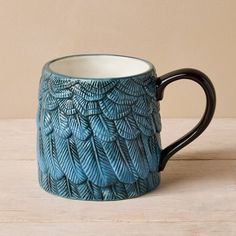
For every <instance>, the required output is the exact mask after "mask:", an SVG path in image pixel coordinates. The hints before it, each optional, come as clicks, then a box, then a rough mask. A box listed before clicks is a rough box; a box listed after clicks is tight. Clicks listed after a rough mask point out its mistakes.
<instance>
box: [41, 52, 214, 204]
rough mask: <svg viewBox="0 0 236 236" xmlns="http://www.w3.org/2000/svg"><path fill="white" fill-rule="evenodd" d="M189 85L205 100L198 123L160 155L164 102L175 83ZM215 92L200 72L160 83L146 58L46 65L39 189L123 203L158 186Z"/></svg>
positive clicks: (195, 132) (209, 113)
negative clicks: (196, 87) (195, 85)
mask: <svg viewBox="0 0 236 236" xmlns="http://www.w3.org/2000/svg"><path fill="white" fill-rule="evenodd" d="M180 79H190V80H193V81H195V82H196V83H198V84H199V85H200V86H201V87H202V88H203V90H204V92H205V95H206V109H205V113H204V115H203V117H202V119H201V120H200V122H199V123H198V124H197V125H196V126H195V127H194V128H193V129H192V130H191V131H190V132H189V133H187V134H186V135H185V136H183V137H182V138H180V139H178V140H177V141H175V142H174V143H172V144H170V145H169V146H167V147H165V148H162V147H161V140H160V131H161V119H160V113H159V101H160V100H162V98H163V92H164V90H165V88H166V86H167V85H168V84H170V83H172V82H173V81H176V80H180ZM215 104H216V96H215V90H214V87H213V85H212V83H211V81H210V80H209V79H208V77H207V76H206V75H205V74H203V73H202V72H200V71H198V70H195V69H180V70H176V71H173V72H170V73H168V74H165V75H163V76H160V77H158V76H157V75H156V71H155V68H154V66H153V65H152V64H151V63H150V62H148V61H146V60H143V59H139V58H134V57H128V56H120V55H111V54H85V55H73V56H67V57H63V58H59V59H55V60H52V61H50V62H48V63H47V64H46V65H45V66H44V68H43V71H42V77H41V79H40V88H39V106H38V112H37V160H38V176H39V183H40V186H41V187H42V188H43V189H44V190H46V191H47V192H50V193H53V194H55V195H58V196H62V197H66V198H71V199H83V200H120V199H127V198H133V197H137V196H140V195H142V194H145V193H147V192H149V191H151V190H154V189H155V188H156V187H157V186H158V185H159V183H160V172H161V171H162V170H163V169H164V168H165V165H166V163H167V161H168V160H169V158H170V157H171V156H172V155H173V154H175V153H176V152H177V151H178V150H180V149H181V148H183V147H184V146H186V145H187V144H189V143H190V142H192V141H193V140H194V139H195V138H197V137H198V136H199V135H200V134H201V133H202V132H203V131H204V130H205V129H206V127H207V126H208V124H209V123H210V121H211V119H212V117H213V114H214V110H215Z"/></svg>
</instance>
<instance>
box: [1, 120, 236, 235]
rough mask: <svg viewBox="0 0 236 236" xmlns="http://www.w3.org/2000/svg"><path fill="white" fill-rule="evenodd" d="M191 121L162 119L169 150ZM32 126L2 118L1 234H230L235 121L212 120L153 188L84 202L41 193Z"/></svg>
mask: <svg viewBox="0 0 236 236" xmlns="http://www.w3.org/2000/svg"><path fill="white" fill-rule="evenodd" d="M195 123H196V120H181V119H173V120H172V119H168V120H163V131H162V143H163V146H165V145H167V144H168V143H170V142H171V141H174V139H176V138H178V137H180V136H181V135H183V134H184V132H186V131H187V130H189V129H190V128H191V127H192V126H193V125H194V124H195ZM35 141H36V135H35V121H34V120H0V236H5V235H7V236H11V235H14V236H21V235H22V236H28V235H30V236H32V235H33V236H37V235H40V236H42V235H43V236H47V235H50V236H54V235H57V236H61V235H83V236H84V235H85V236H86V235H102V236H106V235H109V236H110V235H112V236H116V235H119V236H122V235H142V236H143V235H148V236H150V235H158V236H159V235H171V236H175V235H180V236H185V235H194V236H195V235H207V236H209V235H214V236H215V235H224V236H225V235H227V236H230V235H236V119H235V120H234V119H217V120H214V121H213V122H212V123H211V125H210V127H209V128H208V129H207V131H206V132H205V133H204V134H203V135H202V136H201V137H200V138H199V139H197V140H195V141H194V142H193V143H192V144H190V145H189V146H188V147H187V148H185V149H183V150H181V151H180V152H179V153H178V154H176V155H175V158H173V159H172V160H171V161H169V163H168V164H167V167H166V169H165V170H164V172H163V173H162V180H161V181H162V182H161V185H160V186H159V188H157V189H156V190H155V191H153V192H151V193H149V194H146V195H144V196H142V197H139V198H136V199H132V200H123V201H116V202H86V201H74V200H67V199H63V198H59V197H55V196H52V195H50V194H48V193H46V192H44V191H43V190H41V189H40V187H39V186H38V182H37V165H36V159H35V158H36V157H35Z"/></svg>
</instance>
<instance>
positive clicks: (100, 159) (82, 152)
mask: <svg viewBox="0 0 236 236" xmlns="http://www.w3.org/2000/svg"><path fill="white" fill-rule="evenodd" d="M77 147H79V148H78V152H79V156H80V161H81V165H82V167H83V170H84V172H85V174H86V175H87V176H88V179H89V180H90V181H92V182H93V183H94V184H96V185H99V186H107V185H111V184H114V183H115V182H116V180H117V178H116V175H115V173H114V171H113V169H112V168H111V165H110V163H109V161H108V158H107V157H106V155H105V153H104V150H103V147H102V146H101V144H100V143H99V142H98V141H97V140H96V139H95V138H94V137H93V136H92V137H91V138H90V139H88V140H86V141H81V140H77Z"/></svg>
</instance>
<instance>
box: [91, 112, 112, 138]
mask: <svg viewBox="0 0 236 236" xmlns="http://www.w3.org/2000/svg"><path fill="white" fill-rule="evenodd" d="M89 121H90V126H91V129H92V130H93V133H94V135H95V136H96V137H98V138H99V139H100V140H102V141H114V140H115V139H116V137H117V132H116V129H115V124H114V122H113V121H112V120H108V119H107V118H106V117H105V116H103V115H96V116H90V117H89Z"/></svg>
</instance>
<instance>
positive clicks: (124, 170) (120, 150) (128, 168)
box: [103, 139, 138, 183]
mask: <svg viewBox="0 0 236 236" xmlns="http://www.w3.org/2000/svg"><path fill="white" fill-rule="evenodd" d="M103 147H104V151H105V153H106V156H107V158H108V159H109V162H110V164H111V166H112V168H113V170H114V172H115V174H116V176H117V178H118V179H119V180H120V181H121V182H123V183H133V182H135V181H136V180H137V178H138V174H137V173H136V170H135V168H134V166H133V164H132V161H131V159H130V157H129V154H128V151H127V148H126V147H124V144H123V143H122V142H121V141H120V140H118V139H117V140H116V141H115V142H104V143H103Z"/></svg>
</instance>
